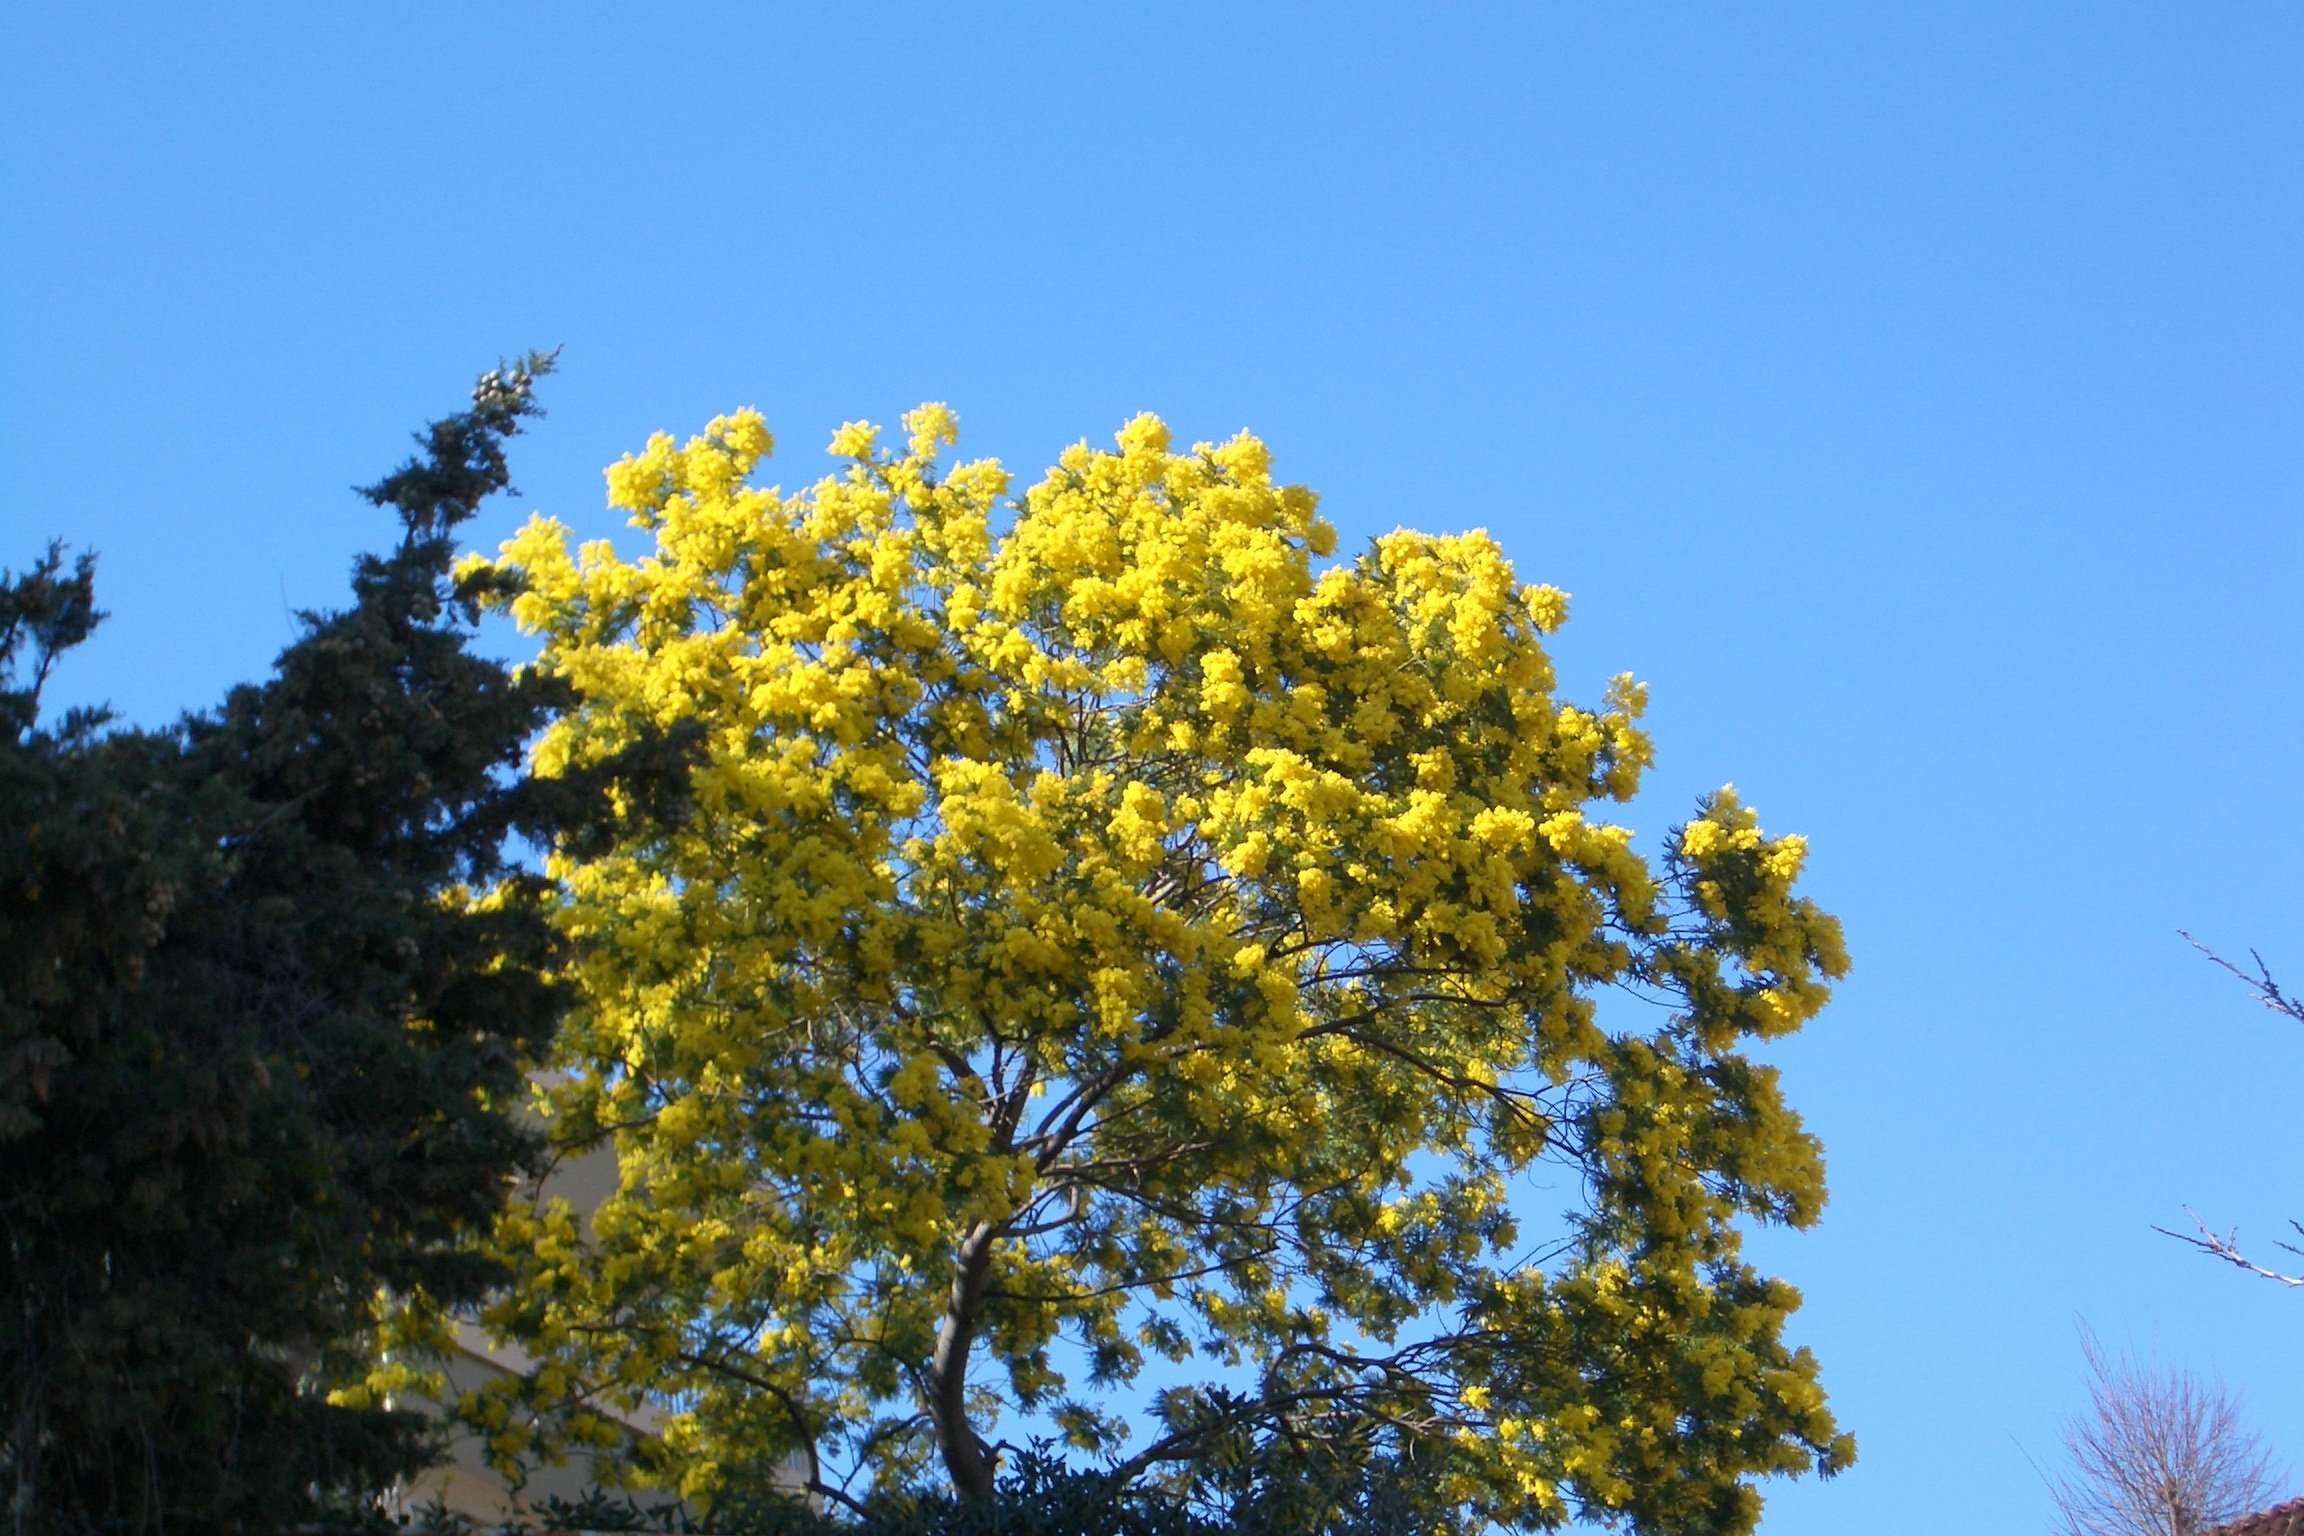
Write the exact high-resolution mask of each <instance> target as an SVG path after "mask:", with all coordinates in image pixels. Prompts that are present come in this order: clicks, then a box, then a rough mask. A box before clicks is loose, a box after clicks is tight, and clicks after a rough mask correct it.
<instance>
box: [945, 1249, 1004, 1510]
mask: <svg viewBox="0 0 2304 1536" xmlns="http://www.w3.org/2000/svg"><path fill="white" fill-rule="evenodd" d="M998 1237H999V1228H997V1227H995V1226H994V1225H993V1224H992V1223H990V1222H978V1223H977V1224H976V1226H975V1228H974V1229H973V1230H971V1231H970V1232H969V1234H968V1236H967V1237H966V1238H964V1239H962V1241H961V1243H960V1251H959V1252H958V1253H956V1254H954V1255H953V1256H952V1299H951V1300H950V1301H949V1302H948V1303H947V1304H946V1305H945V1308H944V1321H943V1323H942V1324H941V1325H940V1326H939V1327H938V1328H937V1330H936V1354H935V1357H934V1358H933V1359H931V1360H930V1361H929V1362H928V1388H929V1401H928V1413H929V1416H930V1417H931V1418H933V1419H934V1420H935V1421H936V1446H937V1449H938V1450H940V1451H942V1452H943V1453H944V1467H945V1470H946V1471H948V1472H950V1473H951V1474H952V1487H953V1489H954V1490H955V1491H956V1492H957V1493H958V1494H959V1495H960V1497H961V1498H963V1499H965V1500H967V1501H969V1502H970V1503H975V1502H977V1501H979V1500H982V1499H988V1498H990V1497H991V1496H992V1473H993V1461H992V1447H990V1446H988V1445H986V1444H985V1443H984V1437H983V1436H981V1435H979V1434H977V1433H976V1427H975V1426H974V1425H973V1424H971V1423H969V1422H968V1352H969V1350H970V1348H971V1347H972V1346H973V1345H974V1344H975V1342H976V1310H977V1308H978V1307H980V1306H982V1305H983V1301H984V1282H985V1280H986V1278H987V1277H988V1276H989V1275H990V1274H991V1272H992V1245H993V1243H994V1242H996V1241H997V1240H998Z"/></svg>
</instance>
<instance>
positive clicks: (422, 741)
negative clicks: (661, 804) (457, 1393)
mask: <svg viewBox="0 0 2304 1536" xmlns="http://www.w3.org/2000/svg"><path fill="white" fill-rule="evenodd" d="M549 366H550V359H549V358H547V357H543V356H532V357H530V358H528V359H526V360H525V361H523V362H522V363H520V364H518V365H517V366H513V367H509V368H502V369H499V370H497V371H496V372H493V373H490V374H488V375H487V376H486V377H484V378H483V379H482V380H481V381H480V384H479V387H478V388H477V389H476V390H475V392H474V396H473V403H472V407H471V409H469V410H467V411H464V412H461V413H459V414H457V415H454V416H451V417H448V418H447V419H445V420H443V421H440V422H436V423H434V424H433V425H432V426H431V427H430V428H429V429H428V430H427V431H426V432H424V433H422V434H419V437H418V442H419V444H420V445H421V451H420V452H419V454H418V455H417V456H416V457H415V458H414V459H412V460H411V461H410V462H409V463H407V464H406V465H405V466H403V467H402V468H401V469H400V470H398V471H397V472H395V473H394V474H392V475H391V476H389V477H388V478H387V479H385V480H384V481H383V482H382V483H380V484H378V485H376V486H374V487H372V488H370V489H369V490H367V491H366V492H365V493H364V494H365V495H366V496H367V497H368V499H369V500H370V501H372V502H374V503H375V504H377V505H378V506H380V507H385V508H389V509H391V510H392V511H393V512H394V513H395V514H396V515H397V517H398V519H399V523H400V538H399V542H398V544H397V546H396V547H395V548H393V549H392V550H391V551H390V552H389V553H387V554H384V555H381V556H372V557H368V558H364V559H362V560H361V561H360V562H359V564H358V566H357V568H356V569H355V572H354V575H353V583H352V584H353V601H352V604H351V606H350V607H348V608H346V609H344V610H343V611H341V612H336V613H328V614H308V615H305V616H304V617H303V619H302V621H301V626H302V632H301V635H300V636H299V638H298V639H297V640H296V641H295V642H294V643H293V644H292V645H290V646H289V648H288V649H287V650H286V651H285V652H283V653H282V655H281V656H280V658H279V661H278V663H277V665H276V667H275V669H274V672H273V675H272V676H271V677H270V679H269V680H267V681H265V682H264V683H262V684H259V685H251V686H246V687H242V688H239V689H236V690H235V691H234V692H233V693H232V694H231V696H230V697H229V699H228V700H227V701H226V702H225V703H224V705H223V706H222V708H221V709H219V710H217V711H215V712H213V713H210V714H206V715H201V716H195V717H192V718H189V719H187V720H186V721H184V722H183V723H182V724H181V725H179V726H177V727H175V728H172V729H169V730H164V731H130V730H113V729H106V728H105V727H104V723H103V722H102V721H101V719H99V718H97V717H94V716H90V715H87V714H79V715H75V716H73V717H71V718H69V719H67V720H65V721H64V722H62V723H61V724H60V725H58V726H56V727H54V728H52V729H43V728H42V727H41V726H40V724H39V722H38V695H39V688H40V683H41V681H42V680H43V679H44V678H45V676H46V675H47V672H48V669H49V667H50V666H51V665H52V663H53V662H54V660H55V658H56V656H57V655H58V654H59V653H60V652H62V651H64V650H65V649H67V648H69V647H70V646H71V645H72V644H74V643H76V642H78V641H79V640H81V639H83V638H85V636H86V635H87V634H88V632H89V631H90V630H91V629H92V628H93V627H94V625H95V623H96V621H97V619H98V617H99V615H98V614H97V613H96V610H95V607H94V597H93V573H92V570H91V567H90V562H89V561H88V560H87V559H85V558H83V559H81V560H80V561H79V562H78V563H77V564H72V565H67V563H66V562H65V561H64V559H63V557H62V555H61V553H60V552H59V551H57V550H54V549H51V550H50V552H49V554H48V556H47V558H46V559H45V560H43V561H41V562H39V563H38V564H36V565H35V566H34V567H33V568H32V569H31V570H29V571H28V572H26V573H24V574H23V575H20V576H17V577H14V578H10V579H4V580H0V1271H4V1273H5V1276H6V1280H5V1292H4V1294H0V1305H4V1309H5V1310H4V1315H0V1393H4V1396H0V1494H4V1495H5V1496H6V1497H7V1498H9V1499H10V1500H11V1501H12V1502H11V1505H10V1508H11V1511H12V1514H13V1525H14V1527H15V1529H17V1530H19V1531H30V1530H38V1531H43V1532H49V1531H53V1532H69V1531H98V1530H102V1531H158V1530H161V1529H167V1530H170V1531H184V1532H193V1531H208V1530H235V1529H275V1528H280V1527H285V1526H289V1525H293V1524H296V1523H297V1522H299V1521H300V1520H303V1519H306V1518H309V1517H310V1516H311V1515H313V1514H314V1513H315V1512H316V1511H318V1510H319V1509H320V1508H321V1507H322V1506H324V1505H326V1504H328V1503H329V1502H331V1501H332V1500H342V1499H344V1498H357V1496H358V1495H359V1494H360V1493H361V1491H362V1490H374V1489H376V1488H378V1487H381V1486H382V1485H384V1484H386V1483H388V1482H389V1481H390V1480H392V1479H394V1478H396V1477H398V1476H400V1475H403V1474H404V1473H406V1472H407V1471H408V1470H410V1469H411V1468H413V1467H416V1466H418V1465H420V1464H421V1463H422V1462H423V1461H424V1460H425V1459H426V1458H427V1457H428V1455H429V1454H431V1452H432V1450H433V1446H432V1445H431V1443H430V1440H429V1438H428V1435H427V1432H426V1426H425V1422H424V1421H423V1420H422V1419H421V1418H420V1417H419V1416H417V1415H416V1414H414V1413H411V1412H407V1411H394V1410H390V1409H386V1408H381V1407H370V1408H352V1407H345V1406H336V1405H332V1404H331V1403H330V1402H329V1401H328V1396H327V1394H328V1392H329V1390H330V1389H331V1388H332V1387H333V1386H336V1385H339V1384H341V1383H343V1382H345V1381H347V1380H349V1379H351V1378H352V1376H353V1375H354V1374H356V1372H357V1371H358V1369H359V1365H360V1356H361V1352H362V1348H363V1344H364V1340H365V1339H366V1337H367V1335H368V1333H369V1330H370V1327H371V1310H370V1309H371V1306H372V1302H373V1299H374V1298H375V1297H376V1296H377V1295H378V1293H379V1291H380V1290H383V1291H396V1292H400V1293H408V1292H412V1291H415V1290H418V1289H421V1290H422V1291H424V1292H425V1293H427V1294H428V1295H430V1296H431V1297H433V1298H435V1299H437V1300H438V1301H441V1302H443V1303H449V1304H453V1303H458V1302H465V1301H470V1300H472V1299H474V1298H475V1297H477V1296H478V1295H479V1294H481V1293H482V1292H483V1291H484V1290H485V1288H486V1286H487V1285H488V1283H489V1280H490V1271H489V1269H488V1267H487V1265H486V1264H485V1263H484V1262H483V1261H481V1260H480V1259H479V1258H478V1257H476V1251H477V1250H476V1244H475V1242H474V1239H475V1238H476V1237H477V1236H478V1235H479V1234H480V1233H481V1232H483V1231H484V1230H485V1228H486V1226H487V1224H488V1222H489V1220H490V1218H491V1217H492V1215H493V1214H494V1213H495V1211H496V1210H497V1209H498V1208H499V1206H500V1203H501V1202H502V1200H503V1199H504V1197H505V1195H506V1192H507V1190H508V1189H509V1187H510V1186H511V1184H512V1182H513V1181H514V1180H515V1178H516V1177H517V1176H518V1175H519V1174H520V1172H521V1171H522V1169H523V1168H524V1167H525V1166H526V1165H527V1163H528V1161H529V1160H530V1159H531V1158H532V1156H533V1155H534V1148H533V1146H532V1144H531V1141H530V1139H529V1138H528V1136H527V1135H526V1134H525V1133H524V1132H523V1131H522V1129H521V1128H520V1126H519V1124H518V1122H517V1120H516V1118H515V1116H514V1113H513V1111H514V1109H515V1108H516V1106H517V1104H518V1102H519V1099H520V1095H521V1093H522V1091H523V1085H522V1067H523V1062H524V1061H525V1060H526V1059H527V1056H528V1053H529V1052H531V1051H533V1050H534V1049H536V1048H538V1047H540V1046H541V1045H542V1044H543V1042H544V1041H545V1040H546V1038H547V1037H548V1035H549V1032H550V1031H551V1029H552V1027H553V1024H554V1021H555V1019H556V1017H557V1009H558V1006H559V1005H558V1000H557V996H556V993H555V991H554V988H553V985H552V982H551V968H552V962H553V942H554V941H553V938H552V934H551V930H550V929H549V927H548V926H547V924H546V922H545V920H544V917H543V913H542V909H541V904H540V898H541V895H542V887H541V882H540V881H539V880H537V879H536V878H535V877H533V876H532V875H529V874H526V873H524V872H522V871H521V870H519V869H518V868H517V867H516V866H515V865H513V864H511V863H509V862H508V856H507V847H508V844H509V842H510V841H511V839H513V838H514V837H515V836H526V837H529V838H532V839H536V840H540V841H541V840H548V839H550V838H552V837H554V836H562V835H570V830H571V828H572V827H573V825H574V823H575V821H576V820H577V819H578V818H579V817H580V816H581V815H582V814H584V813H585V812H586V810H587V807H588V806H589V805H592V804H597V803H599V802H598V800H597V799H596V798H595V799H593V800H589V801H587V800H585V799H584V798H583V796H582V795H581V794H580V793H572V792H571V790H570V789H569V788H568V787H565V786H555V787H554V788H553V789H552V791H551V793H552V794H553V795H555V796H557V798H556V799H554V800H551V801H547V800H545V799H544V798H542V795H543V794H544V791H542V790H540V789H539V788H538V787H536V786H534V785H531V784H530V783H528V782H527V781H526V780H525V779H524V778H523V776H522V774H521V772H520V763H521V753H522V748H523V744H524V743H525V742H526V741H527V739H528V738H529V737H530V735H531V734H532V733H533V732H534V731H535V730H536V729H537V727H538V726H539V725H540V724H541V722H542V721H543V719H544V718H545V715H546V713H547V711H548V709H549V708H550V705H551V700H550V698H549V697H547V695H546V693H545V692H544V689H545V688H546V686H547V685H546V684H544V683H542V682H541V681H538V680H535V679H533V678H528V677H523V676H521V675H518V674H516V673H513V672H511V671H509V670H507V669H506V668H505V667H503V666H502V665H500V664H498V663H497V662H495V661H492V660H490V659H488V658H486V657H484V656H481V655H478V654H475V653H474V652H473V650H472V649H471V646H470V640H471V637H472V633H473V622H474V612H473V607H472V604H471V602H470V600H469V599H470V594H468V593H459V592H458V591H457V590H456V588H455V583H454V580H453V576H452V570H451V567H452V563H453V559H454V552H455V532H456V529H457V528H458V526H459V525H460V524H462V523H463V522H464V521H465V520H467V519H468V518H470V517H471V516H472V515H473V513H474V511H475V510H476V509H477V508H478V506H479V505H480V503H481V502H482V501H483V500H484V499H485V498H486V497H488V496H489V495H491V494H493V493H495V492H497V491H500V490H502V489H504V488H505V486H506V483H507V474H506V464H505V445H506V442H507V440H508V439H509V438H511V437H512V436H513V435H514V434H516V433H517V432H518V431H519V430H520V427H521V423H522V420H523V419H524V418H525V417H528V416H530V415H533V414H534V413H535V411H536V406H535V404H534V401H533V399H532V394H531V391H532V388H533V385H534V383H535V380H536V378H537V376H538V375H540V374H542V373H543V372H545V371H546V370H547V369H548V368H549ZM642 756H645V754H642ZM481 891H493V892H495V893H496V894H495V895H494V896H493V897H492V898H491V899H490V900H488V901H485V902H471V901H467V900H465V899H464V898H463V893H467V892H481Z"/></svg>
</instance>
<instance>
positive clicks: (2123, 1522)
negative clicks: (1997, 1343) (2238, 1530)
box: [2050, 1327, 2272, 1536]
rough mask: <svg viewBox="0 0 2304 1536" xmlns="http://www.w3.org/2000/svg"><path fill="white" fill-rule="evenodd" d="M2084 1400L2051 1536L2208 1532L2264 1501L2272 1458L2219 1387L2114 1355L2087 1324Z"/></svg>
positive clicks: (2069, 1441) (2068, 1436)
mask: <svg viewBox="0 0 2304 1536" xmlns="http://www.w3.org/2000/svg"><path fill="white" fill-rule="evenodd" d="M2080 1347H2081V1351H2082V1353H2083V1354H2084V1355H2085V1357H2086V1359H2087V1362H2088V1408H2087V1411H2086V1412H2084V1413H2082V1414H2080V1415H2078V1416H2077V1417H2075V1418H2073V1419H2070V1420H2068V1421H2067V1422H2066V1424H2065V1426H2064V1452H2065V1458H2066V1462H2067V1465H2068V1470H2067V1471H2066V1473H2065V1475H2064V1476H2063V1478H2061V1479H2060V1480H2058V1481H2056V1482H2054V1483H2051V1484H2050V1492H2051V1493H2052V1494H2053V1495H2054V1497H2055V1500H2056V1514H2057V1524H2056V1530H2057V1536H2206V1533H2208V1532H2211V1531H2214V1530H2215V1529H2216V1528H2217V1527H2218V1526H2221V1525H2224V1524H2227V1523H2228V1522H2230V1521H2232V1520H2235V1519H2237V1518H2239V1517H2240V1516H2242V1515H2245V1514H2247V1513H2249V1512H2250V1511H2252V1510H2255V1509H2258V1508H2261V1507H2262V1506H2263V1505H2265V1504H2266V1503H2268V1502H2270V1499H2271V1492H2272V1468H2271V1458H2270V1456H2269V1455H2268V1454H2267V1453H2266V1451H2265V1449H2264V1447H2263V1444H2262V1442H2260V1441H2259V1440H2258V1439H2257V1438H2256V1437H2255V1436H2254V1435H2253V1434H2251V1433H2249V1432H2248V1430H2247V1429H2246V1428H2245V1427H2244V1426H2243V1424H2242V1423H2241V1419H2240V1408H2239V1404H2238V1402H2237V1401H2235V1399H2234V1398H2233V1397H2232V1395H2231V1394H2230V1393H2229V1392H2227V1391H2225V1390H2224V1389H2223V1388H2222V1387H2221V1386H2219V1385H2217V1384H2215V1383H2213V1382H2206V1381H2203V1380H2201V1379H2200V1378H2199V1377H2196V1376H2193V1375H2191V1374H2190V1373H2188V1372H2184V1371H2176V1370H2164V1369H2161V1368H2160V1367H2158V1366H2157V1365H2154V1364H2152V1363H2151V1362H2149V1361H2146V1362H2141V1363H2140V1362H2138V1361H2137V1360H2136V1359H2134V1358H2133V1357H2131V1356H2130V1355H2128V1354H2126V1353H2125V1352H2122V1353H2119V1354H2114V1353H2111V1352H2109V1351H2107V1350H2106V1349H2105V1348H2104V1347H2103V1346H2102V1345H2101V1344H2100V1343H2098V1342H2097V1339H2096V1336H2095V1335H2094V1334H2093V1333H2091V1332H2089V1331H2088V1330H2087V1329H2086V1328H2085V1327H2083V1328H2082V1330H2081V1334H2080Z"/></svg>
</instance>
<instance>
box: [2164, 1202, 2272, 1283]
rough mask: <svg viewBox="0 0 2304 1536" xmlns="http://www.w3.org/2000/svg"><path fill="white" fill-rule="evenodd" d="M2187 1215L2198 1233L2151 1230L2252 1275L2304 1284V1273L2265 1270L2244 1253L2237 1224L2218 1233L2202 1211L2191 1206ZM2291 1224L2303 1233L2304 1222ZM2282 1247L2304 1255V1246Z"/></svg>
mask: <svg viewBox="0 0 2304 1536" xmlns="http://www.w3.org/2000/svg"><path fill="white" fill-rule="evenodd" d="M2184 1214H2185V1215H2187V1216H2189V1217H2191V1218H2192V1224H2193V1225H2194V1226H2196V1227H2198V1228H2199V1229H2200V1230H2199V1231H2198V1232H2171V1231H2169V1230H2168V1229H2167V1228H2166V1227H2154V1228H2153V1229H2152V1230H2153V1231H2155V1232H2157V1233H2159V1234H2160V1235H2161V1236H2162V1237H2172V1238H2174V1239H2176V1241H2178V1242H2180V1243H2189V1244H2191V1245H2192V1246H2193V1247H2195V1248H2197V1249H2199V1250H2200V1251H2201V1252H2202V1253H2205V1254H2207V1255H2208V1256H2209V1257H2211V1258H2217V1259H2222V1260H2223V1261H2224V1262H2225V1263H2227V1264H2234V1265H2237V1266H2239V1267H2240V1268H2242V1269H2244V1270H2246V1271H2248V1273H2250V1274H2252V1275H2261V1276H2263V1277H2264V1278H2265V1279H2267V1280H2277V1281H2279V1282H2280V1283H2281V1284H2282V1285H2293V1286H2304V1275H2291V1274H2286V1273H2283V1272H2282V1271H2280V1270H2277V1269H2266V1268H2265V1267H2264V1266H2263V1265H2261V1264H2259V1263H2257V1262H2256V1261H2255V1260H2253V1259H2251V1258H2249V1257H2248V1255H2247V1254H2245V1253H2243V1252H2241V1251H2240V1229H2239V1228H2238V1227H2234V1228H2233V1229H2232V1230H2231V1231H2230V1232H2218V1231H2216V1230H2215V1229H2214V1228H2213V1227H2211V1226H2209V1225H2208V1223H2207V1222H2205V1221H2202V1220H2201V1219H2200V1213H2199V1212H2198V1211H2195V1210H2194V1209H2192V1207H2190V1206H2186V1207H2184ZM2289 1225H2290V1226H2292V1227H2294V1228H2295V1229H2296V1230H2297V1232H2298V1234H2299V1235H2304V1222H2293V1221H2292V1222H2290V1223H2289ZM2280 1246H2281V1247H2283V1248H2285V1249H2287V1250H2288V1251H2289V1252H2290V1253H2299V1254H2304V1249H2300V1248H2298V1247H2297V1246H2296V1245H2295V1244H2294V1243H2282V1244H2281V1245H2280Z"/></svg>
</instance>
